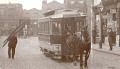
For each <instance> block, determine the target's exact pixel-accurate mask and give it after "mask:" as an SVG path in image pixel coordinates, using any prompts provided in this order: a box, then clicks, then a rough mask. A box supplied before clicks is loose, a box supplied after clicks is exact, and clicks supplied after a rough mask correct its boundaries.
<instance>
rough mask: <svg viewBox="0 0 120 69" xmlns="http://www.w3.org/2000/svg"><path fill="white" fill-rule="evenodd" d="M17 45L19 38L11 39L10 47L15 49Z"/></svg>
mask: <svg viewBox="0 0 120 69" xmlns="http://www.w3.org/2000/svg"><path fill="white" fill-rule="evenodd" d="M16 44H17V37H16V36H12V37H11V38H10V39H9V43H8V47H14V48H15V47H16Z"/></svg>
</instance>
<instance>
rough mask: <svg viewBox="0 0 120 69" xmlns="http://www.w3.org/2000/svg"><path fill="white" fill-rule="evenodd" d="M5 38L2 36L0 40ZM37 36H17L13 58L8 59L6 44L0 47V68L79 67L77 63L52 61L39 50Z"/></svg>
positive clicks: (55, 68) (54, 68)
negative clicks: (75, 64) (24, 37)
mask: <svg viewBox="0 0 120 69" xmlns="http://www.w3.org/2000/svg"><path fill="white" fill-rule="evenodd" d="M5 39H6V37H4V36H2V37H1V38H0V42H1V44H2V42H3V41H4V40H5ZM39 45H40V44H39V41H38V38H37V37H29V38H26V39H23V38H18V43H17V47H16V55H15V59H14V60H12V59H9V58H8V54H7V49H8V46H7V45H6V46H5V47H4V48H0V69H79V68H80V66H79V63H77V66H74V65H73V63H60V62H57V61H54V60H52V59H50V58H48V57H46V56H44V55H43V53H42V52H41V51H40V48H39Z"/></svg>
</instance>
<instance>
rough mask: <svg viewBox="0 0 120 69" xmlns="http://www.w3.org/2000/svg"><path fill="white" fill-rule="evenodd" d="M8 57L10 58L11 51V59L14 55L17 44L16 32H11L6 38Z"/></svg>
mask: <svg viewBox="0 0 120 69" xmlns="http://www.w3.org/2000/svg"><path fill="white" fill-rule="evenodd" d="M8 41H9V43H8V57H9V58H11V52H12V59H14V56H15V48H16V45H17V34H16V33H15V34H13V35H12V36H11V37H10V38H9V39H8Z"/></svg>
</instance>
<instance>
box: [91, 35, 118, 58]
mask: <svg viewBox="0 0 120 69" xmlns="http://www.w3.org/2000/svg"><path fill="white" fill-rule="evenodd" d="M92 49H93V50H95V51H99V52H104V53H108V54H113V55H118V56H120V47H119V41H118V36H117V39H116V45H114V46H113V50H112V51H110V50H109V49H110V47H109V43H108V37H106V38H105V43H103V44H102V49H100V48H99V43H96V44H92Z"/></svg>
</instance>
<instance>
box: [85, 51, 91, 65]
mask: <svg viewBox="0 0 120 69" xmlns="http://www.w3.org/2000/svg"><path fill="white" fill-rule="evenodd" d="M89 55H90V49H87V50H86V54H85V67H88V65H87V60H88V58H89Z"/></svg>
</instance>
